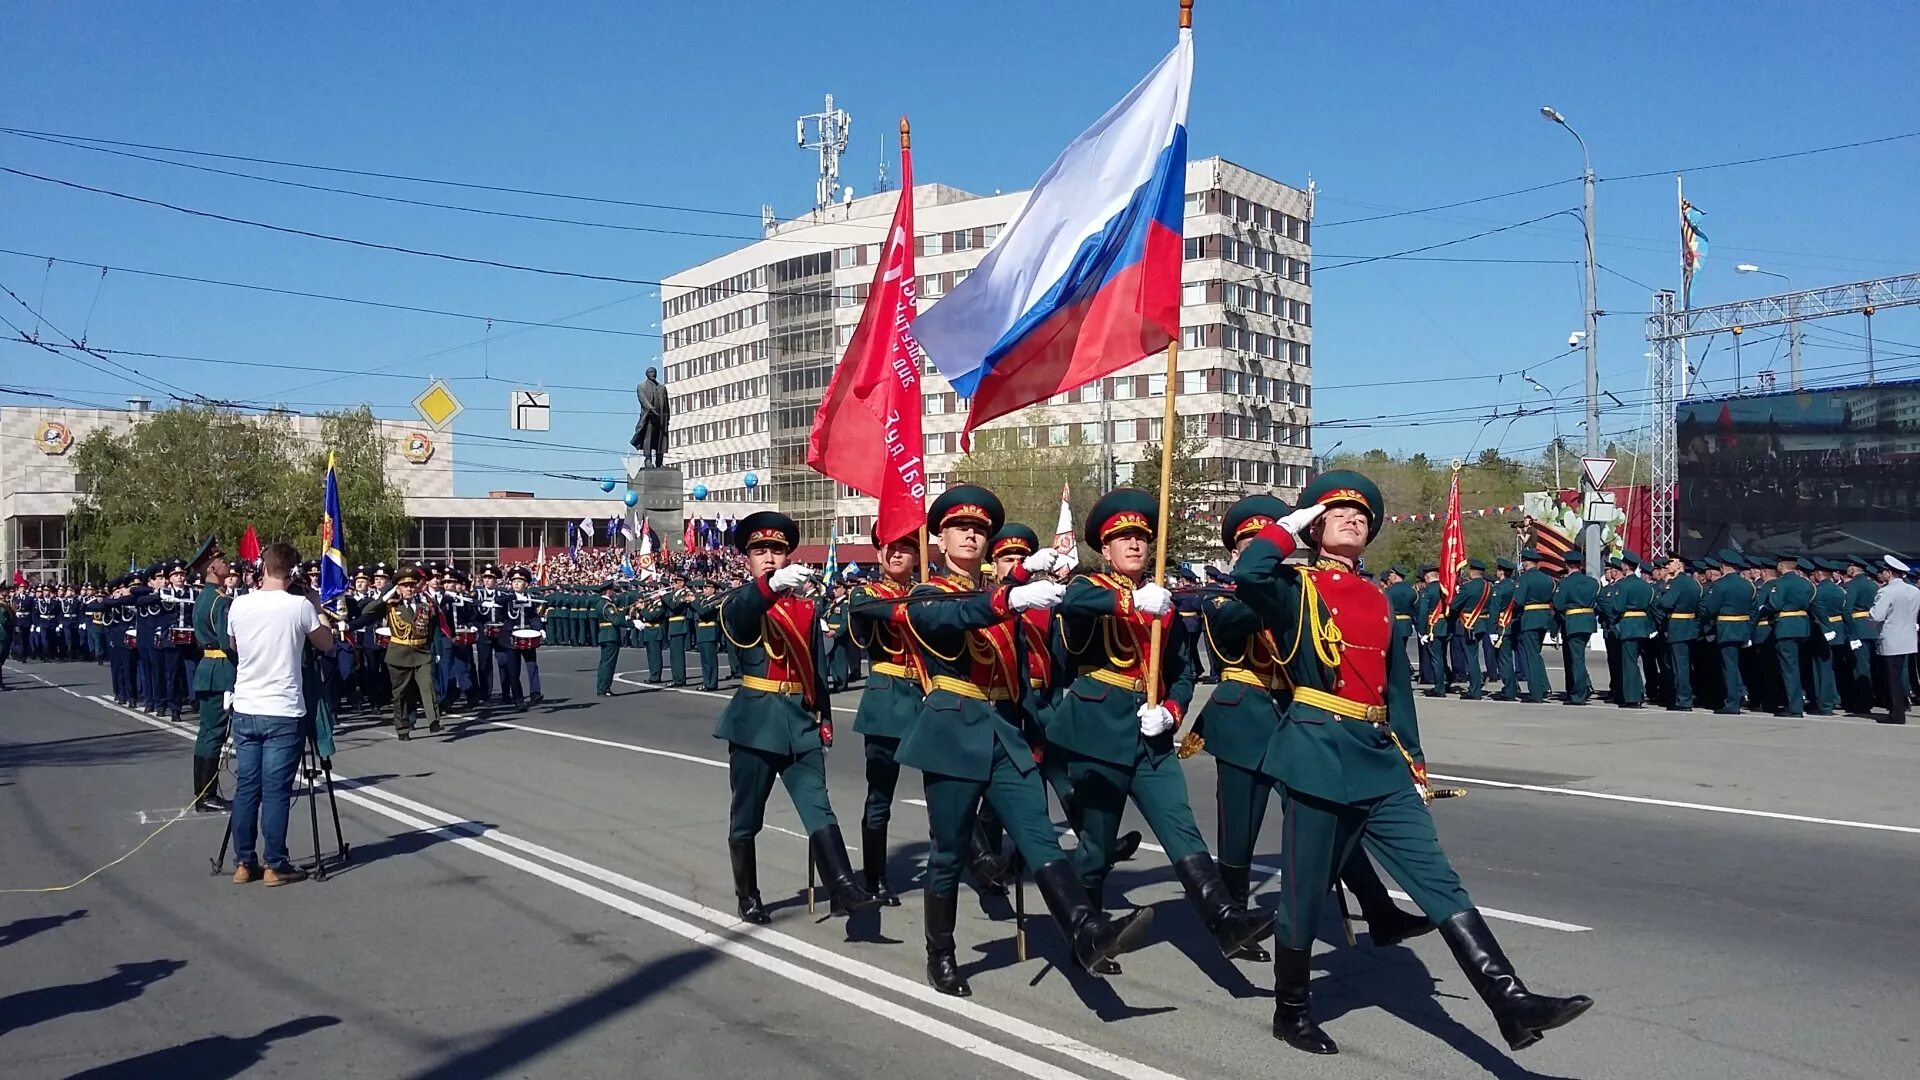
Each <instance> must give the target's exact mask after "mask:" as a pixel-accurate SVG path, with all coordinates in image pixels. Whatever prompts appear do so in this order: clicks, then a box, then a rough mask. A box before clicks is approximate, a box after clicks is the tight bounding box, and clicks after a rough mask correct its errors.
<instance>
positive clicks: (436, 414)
mask: <svg viewBox="0 0 1920 1080" xmlns="http://www.w3.org/2000/svg"><path fill="white" fill-rule="evenodd" d="M413 407H414V410H415V411H416V412H418V413H419V414H420V419H422V420H425V421H426V422H427V423H429V424H431V425H433V430H435V431H445V430H447V426H448V425H449V424H452V423H453V418H454V417H456V416H459V415H460V412H461V410H462V409H463V408H464V406H462V405H461V404H460V399H459V398H456V397H454V396H453V391H452V390H449V389H448V388H447V384H446V382H445V381H444V380H441V379H435V380H433V382H432V384H430V385H429V386H428V387H427V388H426V389H425V390H424V391H422V392H421V394H420V396H419V397H417V398H414V399H413Z"/></svg>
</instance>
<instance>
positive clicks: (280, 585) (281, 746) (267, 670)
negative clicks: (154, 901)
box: [227, 544, 333, 885]
mask: <svg viewBox="0 0 1920 1080" xmlns="http://www.w3.org/2000/svg"><path fill="white" fill-rule="evenodd" d="M299 566H300V552H299V551H297V550H295V548H294V546H293V545H292V544H275V545H273V546H272V547H270V548H268V549H267V550H266V551H264V552H262V553H261V556H260V587H259V588H258V589H255V590H254V591H252V592H249V593H247V594H246V595H244V596H241V597H238V598H236V599H235V600H234V602H233V607H232V608H231V609H229V611H228V613H227V633H228V636H229V637H231V638H232V644H233V648H232V650H231V651H232V653H233V656H234V666H235V674H234V686H233V744H234V774H235V784H234V792H233V818H232V821H233V857H234V871H233V881H234V884H236V885H245V884H247V883H249V882H253V881H258V880H260V879H261V878H262V877H263V876H264V877H265V878H266V882H267V884H268V885H285V884H288V883H290V882H295V881H300V880H302V879H304V878H305V877H306V876H307V874H306V871H304V870H301V869H300V868H299V867H297V866H295V865H293V862H292V860H290V859H289V858H288V857H287V810H288V806H289V804H291V802H292V800H293V774H294V770H295V769H296V768H298V767H299V764H300V740H301V738H302V737H303V736H302V732H301V720H302V718H303V717H304V716H305V715H306V711H307V699H306V690H305V687H304V686H302V685H301V679H300V662H301V660H302V658H303V657H304V655H305V651H306V647H307V646H308V645H312V646H313V647H314V648H316V649H320V650H322V651H327V650H331V649H332V648H333V631H332V630H330V629H328V627H327V625H326V624H325V623H324V622H323V621H322V612H321V610H320V601H319V598H318V597H316V596H314V595H313V594H312V593H311V592H310V591H308V589H307V588H306V584H305V583H304V582H302V581H301V580H299V577H298V568H299ZM256 828H257V829H258V831H259V833H260V834H261V841H262V846H264V847H265V848H266V867H265V869H264V870H262V868H261V860H260V858H259V856H258V855H256V854H255V852H254V833H255V830H256Z"/></svg>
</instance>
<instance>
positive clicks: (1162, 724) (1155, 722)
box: [1139, 705, 1180, 739]
mask: <svg viewBox="0 0 1920 1080" xmlns="http://www.w3.org/2000/svg"><path fill="white" fill-rule="evenodd" d="M1139 716H1140V734H1142V735H1145V736H1146V737H1147V738H1149V739H1151V738H1153V737H1154V736H1155V735H1164V734H1166V733H1167V732H1169V731H1172V730H1173V729H1174V728H1175V727H1176V726H1177V725H1178V724H1179V723H1180V721H1178V720H1175V719H1174V718H1173V713H1172V711H1171V710H1169V709H1168V708H1167V707H1166V706H1165V705H1142V706H1140V711H1139Z"/></svg>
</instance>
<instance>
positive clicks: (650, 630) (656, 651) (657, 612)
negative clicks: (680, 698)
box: [639, 592, 667, 683]
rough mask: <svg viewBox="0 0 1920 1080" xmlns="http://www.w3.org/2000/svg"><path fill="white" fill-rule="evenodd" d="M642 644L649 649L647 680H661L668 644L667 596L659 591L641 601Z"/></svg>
mask: <svg viewBox="0 0 1920 1080" xmlns="http://www.w3.org/2000/svg"><path fill="white" fill-rule="evenodd" d="M639 615H640V621H641V622H642V623H645V624H646V625H644V626H642V627H641V628H640V645H641V647H642V648H644V649H646V650H647V681H648V682H650V683H658V682H660V681H661V671H662V668H663V666H664V665H663V659H664V657H665V655H666V652H665V650H666V645H667V597H666V594H665V593H664V592H663V593H658V594H655V595H651V596H648V597H647V598H645V599H643V600H641V601H640V608H639Z"/></svg>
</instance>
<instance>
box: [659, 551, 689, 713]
mask: <svg viewBox="0 0 1920 1080" xmlns="http://www.w3.org/2000/svg"><path fill="white" fill-rule="evenodd" d="M661 609H662V611H663V612H664V613H665V615H666V616H667V627H666V638H665V645H666V650H667V672H668V674H670V675H672V676H673V682H672V684H671V685H673V686H685V685H687V636H688V634H689V632H690V631H691V630H692V629H693V594H692V593H691V592H688V591H687V579H686V578H684V577H681V576H680V575H679V574H675V575H673V579H672V584H671V585H670V586H669V587H668V589H667V594H666V596H664V597H662V598H661Z"/></svg>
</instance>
